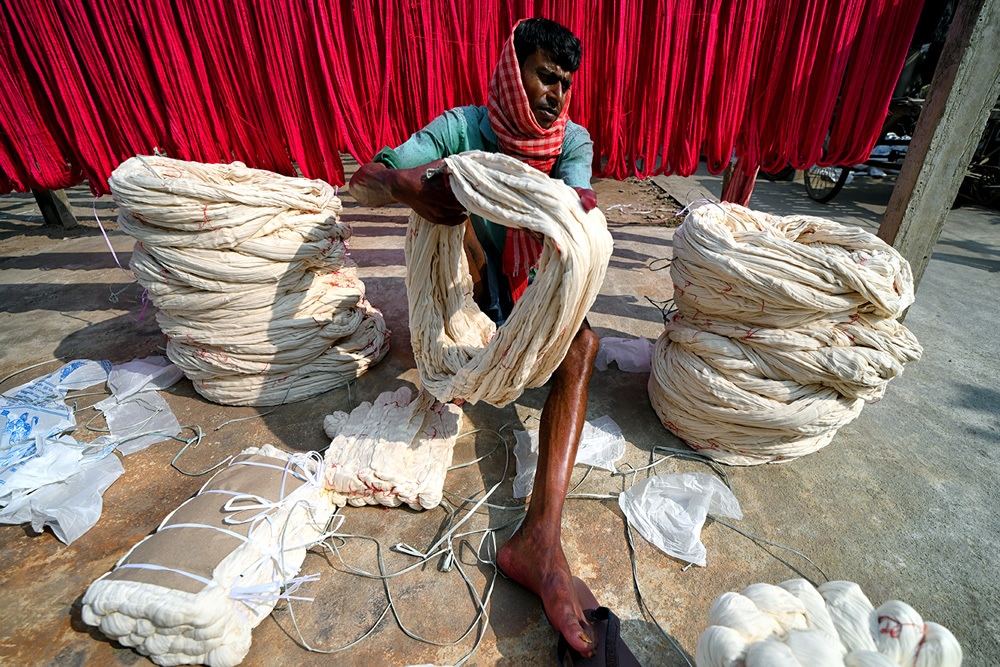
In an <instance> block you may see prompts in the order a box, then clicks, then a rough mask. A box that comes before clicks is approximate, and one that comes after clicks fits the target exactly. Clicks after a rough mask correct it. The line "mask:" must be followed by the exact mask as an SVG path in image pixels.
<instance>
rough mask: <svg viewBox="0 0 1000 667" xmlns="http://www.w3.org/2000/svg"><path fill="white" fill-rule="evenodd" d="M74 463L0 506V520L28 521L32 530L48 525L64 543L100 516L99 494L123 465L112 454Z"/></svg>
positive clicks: (88, 526)
mask: <svg viewBox="0 0 1000 667" xmlns="http://www.w3.org/2000/svg"><path fill="white" fill-rule="evenodd" d="M50 444H51V443H50ZM79 449H81V450H83V451H84V452H85V451H86V449H90V448H86V449H84V448H79ZM108 451H110V450H108ZM78 466H79V467H78V469H77V471H76V472H74V473H73V474H71V475H69V476H68V477H65V478H64V479H60V480H58V481H54V482H52V483H47V484H45V485H44V486H41V487H40V488H37V489H35V490H34V491H31V492H29V493H26V494H24V495H20V496H18V497H16V498H15V499H14V500H12V501H11V502H10V503H9V504H8V505H7V506H6V507H4V508H3V510H0V523H24V522H26V521H30V522H31V527H32V529H34V530H35V531H36V532H42V530H43V529H44V528H45V526H49V527H50V528H51V529H52V532H53V533H55V535H56V537H58V538H59V539H60V540H62V541H63V542H65V543H66V544H70V543H72V542H73V540H75V539H76V538H78V537H80V536H81V535H83V534H84V533H85V532H87V531H88V530H90V529H91V528H92V527H93V526H94V524H95V523H97V520H98V519H100V518H101V509H102V507H103V502H102V500H101V496H102V495H104V492H105V491H107V489H108V487H109V486H111V485H112V484H114V482H115V480H116V479H118V478H119V477H120V476H121V474H122V473H123V472H125V469H124V468H123V467H122V463H121V461H119V460H118V457H117V456H114V455H111V456H104V457H102V458H100V459H98V460H96V461H90V462H86V463H85V464H84V465H82V466H80V465H79V464H78ZM26 467H27V466H26Z"/></svg>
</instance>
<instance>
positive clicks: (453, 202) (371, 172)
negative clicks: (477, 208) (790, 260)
mask: <svg viewBox="0 0 1000 667" xmlns="http://www.w3.org/2000/svg"><path fill="white" fill-rule="evenodd" d="M442 164H443V160H435V161H434V162H431V163H430V164H425V165H422V166H419V167H414V168H413V169H389V168H388V167H386V166H385V165H384V164H382V163H381V162H369V163H368V164H366V165H364V166H362V167H361V168H360V169H358V170H357V171H356V172H355V173H354V176H352V177H351V185H350V188H351V194H352V195H354V198H355V199H357V200H358V201H359V202H360V203H361V205H362V206H373V207H378V206H385V205H386V204H392V203H395V202H399V203H400V204H405V205H406V206H409V207H410V208H412V209H413V210H414V211H415V212H416V213H417V215H419V216H420V217H422V218H424V219H426V220H428V221H430V222H433V223H435V224H438V225H459V224H462V222H463V221H464V220H465V219H466V217H468V214H467V213H466V212H465V209H464V208H463V207H462V205H461V204H459V203H458V200H457V199H455V195H454V193H452V191H451V187H449V185H448V179H447V176H445V175H444V174H443V173H441V172H438V173H436V174H435V175H433V176H431V177H430V178H428V177H427V171H428V170H430V169H435V168H437V167H440V166H441V165H442Z"/></svg>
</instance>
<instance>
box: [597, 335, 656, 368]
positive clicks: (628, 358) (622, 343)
mask: <svg viewBox="0 0 1000 667" xmlns="http://www.w3.org/2000/svg"><path fill="white" fill-rule="evenodd" d="M653 347H654V344H653V341H651V340H648V339H647V338H646V337H645V336H640V337H639V338H615V337H614V336H611V337H608V338H602V339H601V346H600V347H599V348H598V349H597V356H596V357H594V367H595V368H596V369H597V370H599V371H606V370H608V366H609V365H610V364H611V362H612V361H613V362H615V363H616V364H618V369H619V370H622V371H625V372H626V373H648V372H650V371H651V370H652V368H653V366H652V358H653Z"/></svg>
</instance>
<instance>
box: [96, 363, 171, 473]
mask: <svg viewBox="0 0 1000 667" xmlns="http://www.w3.org/2000/svg"><path fill="white" fill-rule="evenodd" d="M182 377H184V373H183V372H182V371H181V369H180V368H178V367H177V366H175V365H174V364H172V363H171V362H170V360H169V359H167V358H166V357H161V356H151V357H146V358H145V359H133V360H132V361H129V362H128V363H125V364H121V365H120V366H115V367H114V368H112V369H111V373H110V374H109V375H108V388H109V389H111V393H112V396H110V397H109V398H106V399H104V400H103V401H101V402H100V403H97V405H95V406H94V407H96V408H97V409H98V410H101V411H103V412H104V418H105V420H106V421H107V423H108V429H110V431H111V437H112V438H114V439H115V440H116V441H124V442H120V444H119V445H118V451H120V452H121V453H122V454H123V455H125V456H127V455H129V454H134V453H135V452H138V451H141V450H143V449H145V448H146V447H149V446H150V445H155V444H156V443H158V442H162V441H163V440H165V439H167V438H169V437H171V436H175V435H177V434H178V433H180V432H181V425H180V423H179V422H178V421H177V417H175V416H174V413H173V412H172V411H171V410H170V406H169V405H167V402H166V400H164V398H163V397H162V396H160V395H159V394H158V393H156V391H157V390H159V389H166V388H167V387H170V386H171V385H173V384H174V383H175V382H177V381H178V380H180V379H181V378H182ZM139 433H147V434H149V435H143V436H141V437H138V438H132V439H129V438H130V436H133V435H136V434H139Z"/></svg>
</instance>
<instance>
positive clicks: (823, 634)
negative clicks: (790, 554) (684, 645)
mask: <svg viewBox="0 0 1000 667" xmlns="http://www.w3.org/2000/svg"><path fill="white" fill-rule="evenodd" d="M708 623H709V626H708V628H707V629H706V630H705V632H704V633H702V635H701V638H700V639H699V640H698V646H697V648H696V649H695V664H696V665H697V667H737V666H739V665H745V666H746V667H755V666H760V667H821V666H830V667H841V666H844V665H846V666H847V667H886V666H892V667H910V666H911V665H918V666H919V667H959V666H960V665H961V664H962V647H961V645H960V644H959V643H958V640H956V639H955V636H954V635H953V634H952V633H951V632H950V631H949V630H948V629H947V628H945V627H943V626H941V625H938V624H936V623H925V622H924V621H923V619H922V618H921V617H920V614H918V613H917V612H916V611H915V610H914V609H913V608H912V607H910V605H908V604H906V603H905V602H900V601H898V600H890V601H889V602H886V603H885V604H884V605H882V606H881V607H879V608H878V609H875V608H874V607H873V606H872V603H871V602H869V601H868V598H867V597H866V596H865V594H864V592H862V590H861V587H860V586H858V585H857V584H855V583H853V582H850V581H829V582H827V583H825V584H823V585H822V586H820V587H819V590H817V589H816V588H815V587H813V585H812V584H810V583H809V582H808V581H806V580H805V579H791V580H789V581H786V582H783V583H781V584H779V585H778V586H772V585H770V584H753V585H751V586H747V587H746V588H745V589H743V591H742V592H741V593H731V592H730V593H723V594H722V595H720V596H719V597H717V598H716V599H715V601H714V602H713V603H712V608H711V609H710V610H709V612H708Z"/></svg>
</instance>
